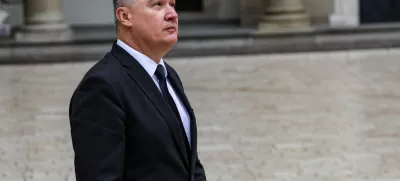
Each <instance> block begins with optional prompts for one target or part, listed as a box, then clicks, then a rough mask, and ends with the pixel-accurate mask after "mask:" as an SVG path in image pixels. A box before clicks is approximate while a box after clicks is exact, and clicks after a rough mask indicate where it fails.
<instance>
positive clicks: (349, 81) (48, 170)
mask: <svg viewBox="0 0 400 181" xmlns="http://www.w3.org/2000/svg"><path fill="white" fill-rule="evenodd" d="M399 57H400V49H379V50H362V51H349V52H347V51H341V52H318V53H313V52H311V53H291V54H269V55H251V56H249V55H247V56H216V57H206V58H175V59H166V61H168V62H169V63H170V64H171V65H172V66H173V67H175V69H176V70H177V71H178V73H179V75H180V77H181V79H182V81H183V83H184V86H185V91H186V93H187V95H188V96H189V98H190V101H191V103H192V105H193V108H194V110H195V112H196V116H197V118H198V132H199V155H200V158H201V160H202V162H203V164H204V166H205V169H206V172H207V176H208V178H209V180H216V181H225V180H226V181H243V180H246V181H277V180H280V181H283V180H288V181H289V180H290V181H291V180H299V181H320V180H321V181H325V180H340V181H372V180H374V181H400V180H399V179H398V178H400V169H399V168H400V146H398V145H400V134H399V131H398V130H400V119H399V117H400V84H399V83H398V82H399V77H400V71H399V70H400V62H399V61H398V58H399ZM93 64H94V62H75V63H62V64H37V65H4V66H1V67H0V77H1V79H0V117H1V118H2V120H1V122H0V180H7V181H47V180H49V181H50V180H51V181H55V180H62V181H64V180H65V181H73V180H75V175H74V172H73V170H74V169H73V150H72V143H71V140H70V133H69V130H70V128H69V122H68V117H67V116H68V103H69V99H70V96H71V95H72V91H73V90H74V88H75V87H76V85H77V83H78V82H79V80H80V79H81V77H82V76H83V75H84V73H85V72H86V70H87V69H89V68H90V66H92V65H93Z"/></svg>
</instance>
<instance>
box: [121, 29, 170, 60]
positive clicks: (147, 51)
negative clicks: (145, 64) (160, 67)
mask: <svg viewBox="0 0 400 181" xmlns="http://www.w3.org/2000/svg"><path fill="white" fill-rule="evenodd" d="M117 38H118V39H120V40H121V41H123V42H124V43H126V44H127V45H128V46H130V47H131V48H133V49H135V50H136V51H138V52H140V53H142V54H143V55H146V56H147V57H149V58H150V59H152V60H153V61H154V62H156V63H157V64H159V63H160V61H161V58H162V57H163V56H164V55H165V53H163V51H158V50H157V49H156V48H149V47H150V46H148V45H146V44H145V43H144V42H143V41H135V40H134V39H133V38H127V37H126V36H121V35H117Z"/></svg>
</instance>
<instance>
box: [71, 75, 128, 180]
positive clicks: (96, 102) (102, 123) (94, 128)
mask: <svg viewBox="0 0 400 181" xmlns="http://www.w3.org/2000/svg"><path fill="white" fill-rule="evenodd" d="M121 105H122V104H121V102H120V99H119V98H118V94H117V92H116V91H115V89H114V88H113V86H111V84H110V83H108V82H107V81H106V80H105V79H103V78H100V77H90V78H87V79H85V80H84V81H82V83H81V84H80V86H78V88H77V90H76V91H75V93H74V94H73V96H72V99H71V102H70V110H69V111H70V114H69V115H70V125H71V137H72V145H73V149H74V152H75V158H74V164H75V175H76V181H119V180H122V174H123V167H124V155H125V125H124V117H125V114H124V111H123V109H122V106H121Z"/></svg>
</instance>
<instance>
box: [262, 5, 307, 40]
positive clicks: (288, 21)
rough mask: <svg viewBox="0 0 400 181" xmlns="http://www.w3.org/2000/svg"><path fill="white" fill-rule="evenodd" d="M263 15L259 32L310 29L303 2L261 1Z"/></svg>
mask: <svg viewBox="0 0 400 181" xmlns="http://www.w3.org/2000/svg"><path fill="white" fill-rule="evenodd" d="M263 6H264V15H263V17H262V19H261V22H260V23H259V25H258V28H259V31H260V32H280V31H285V30H288V31H297V30H300V29H309V28H310V19H309V16H308V14H307V12H306V11H305V8H304V4H303V0H263Z"/></svg>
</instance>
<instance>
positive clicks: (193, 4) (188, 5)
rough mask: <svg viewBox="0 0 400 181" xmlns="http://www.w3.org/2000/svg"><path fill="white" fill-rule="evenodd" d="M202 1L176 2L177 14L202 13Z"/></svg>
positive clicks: (177, 0) (186, 0)
mask: <svg viewBox="0 0 400 181" xmlns="http://www.w3.org/2000/svg"><path fill="white" fill-rule="evenodd" d="M203 9H204V8H203V0H176V10H177V11H178V12H202V11H203Z"/></svg>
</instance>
